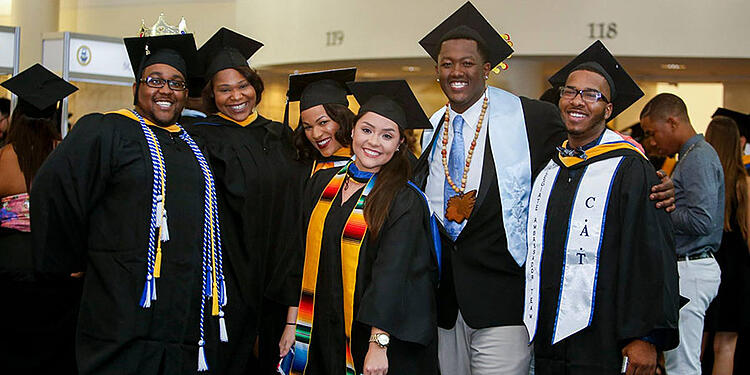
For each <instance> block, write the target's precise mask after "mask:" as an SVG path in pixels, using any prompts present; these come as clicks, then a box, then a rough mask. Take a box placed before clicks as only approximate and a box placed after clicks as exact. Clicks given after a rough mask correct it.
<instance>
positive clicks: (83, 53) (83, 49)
mask: <svg viewBox="0 0 750 375" xmlns="http://www.w3.org/2000/svg"><path fill="white" fill-rule="evenodd" d="M76 59H77V60H78V63H79V64H81V65H83V66H86V65H88V64H89V63H90V62H91V49H90V48H89V47H88V46H86V45H82V46H80V47H78V51H76Z"/></svg>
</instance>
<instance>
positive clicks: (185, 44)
mask: <svg viewBox="0 0 750 375" xmlns="http://www.w3.org/2000/svg"><path fill="white" fill-rule="evenodd" d="M124 41H125V47H126V48H127V50H128V57H129V58H130V64H131V65H132V67H133V73H134V74H135V79H136V80H139V79H140V78H141V74H142V73H143V69H146V67H148V66H150V65H154V64H167V65H169V66H171V67H173V68H175V69H177V70H178V71H179V72H180V73H182V75H183V76H185V79H186V80H187V79H189V78H190V76H191V75H195V74H196V73H200V72H199V71H198V70H199V69H200V67H199V64H198V58H197V57H198V55H197V51H196V49H195V39H193V34H175V35H159V36H146V37H134V38H125V39H124Z"/></svg>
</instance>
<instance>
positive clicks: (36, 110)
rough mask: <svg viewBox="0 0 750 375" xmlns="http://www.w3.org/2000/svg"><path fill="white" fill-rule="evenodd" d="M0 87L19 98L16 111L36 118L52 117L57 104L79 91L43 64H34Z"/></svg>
mask: <svg viewBox="0 0 750 375" xmlns="http://www.w3.org/2000/svg"><path fill="white" fill-rule="evenodd" d="M0 85H2V86H3V87H5V88H6V89H8V91H10V92H12V93H14V94H16V95H17V96H18V99H19V100H18V107H17V108H16V110H20V111H21V112H22V113H23V114H25V115H26V116H29V117H36V118H46V117H52V115H54V114H55V110H56V109H57V102H59V101H60V100H62V99H64V98H65V97H66V96H68V95H70V94H72V93H74V92H76V91H77V90H78V88H77V87H75V86H73V85H71V84H70V83H68V82H66V81H65V80H64V79H62V78H60V77H58V76H57V75H56V74H55V73H52V72H50V71H49V70H47V69H46V68H45V67H43V66H42V65H41V64H34V65H33V66H32V67H30V68H28V69H26V70H24V71H23V72H21V73H19V74H18V75H16V76H15V77H13V78H11V79H9V80H7V81H5V82H3V83H0Z"/></svg>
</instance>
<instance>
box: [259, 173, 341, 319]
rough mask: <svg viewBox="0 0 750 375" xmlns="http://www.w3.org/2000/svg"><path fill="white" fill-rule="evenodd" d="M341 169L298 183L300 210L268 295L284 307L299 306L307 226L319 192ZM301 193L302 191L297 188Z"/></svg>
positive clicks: (321, 191)
mask: <svg viewBox="0 0 750 375" xmlns="http://www.w3.org/2000/svg"><path fill="white" fill-rule="evenodd" d="M336 172H338V168H330V169H324V170H321V171H318V172H317V173H315V175H313V176H312V177H310V178H309V179H307V178H305V182H298V183H299V184H300V185H301V186H303V187H302V189H301V190H302V191H303V193H302V194H301V199H299V202H300V203H301V209H300V210H299V213H300V214H299V215H297V217H296V218H294V222H295V225H294V226H293V228H294V229H293V230H292V232H291V233H289V238H288V239H287V240H286V243H285V244H284V246H285V249H284V250H283V254H284V255H283V260H282V261H281V262H279V264H278V267H277V268H276V269H275V270H274V275H273V277H272V278H271V282H270V286H269V291H268V292H267V294H266V296H267V297H269V298H271V299H272V300H274V301H275V302H278V303H280V304H282V305H284V306H297V305H298V304H299V297H300V291H301V289H302V273H303V271H304V267H305V238H306V236H307V225H308V224H309V221H310V215H311V214H312V211H313V209H314V208H315V205H316V204H317V203H318V199H319V198H320V194H321V193H323V189H325V187H326V185H328V182H329V181H331V178H333V176H334V175H335V174H336ZM298 192H299V191H298Z"/></svg>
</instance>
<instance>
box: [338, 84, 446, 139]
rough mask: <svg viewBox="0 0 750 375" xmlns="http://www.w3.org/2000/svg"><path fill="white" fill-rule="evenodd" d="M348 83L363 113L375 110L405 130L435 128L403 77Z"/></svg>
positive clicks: (360, 111)
mask: <svg viewBox="0 0 750 375" xmlns="http://www.w3.org/2000/svg"><path fill="white" fill-rule="evenodd" d="M346 85H347V86H349V89H350V90H351V91H352V93H353V94H354V97H355V98H356V99H357V101H358V102H359V104H360V107H359V113H365V112H375V113H377V114H379V115H381V116H383V117H386V118H388V119H390V120H391V121H393V122H395V123H396V124H397V125H398V126H399V127H401V129H431V128H432V124H430V120H429V119H428V118H427V115H425V113H424V111H423V110H422V107H421V106H420V105H419V102H418V101H417V98H416V97H415V96H414V92H412V91H411V88H410V87H409V84H408V83H406V81H404V80H403V79H399V80H393V81H371V82H348V83H347V84H346Z"/></svg>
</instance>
